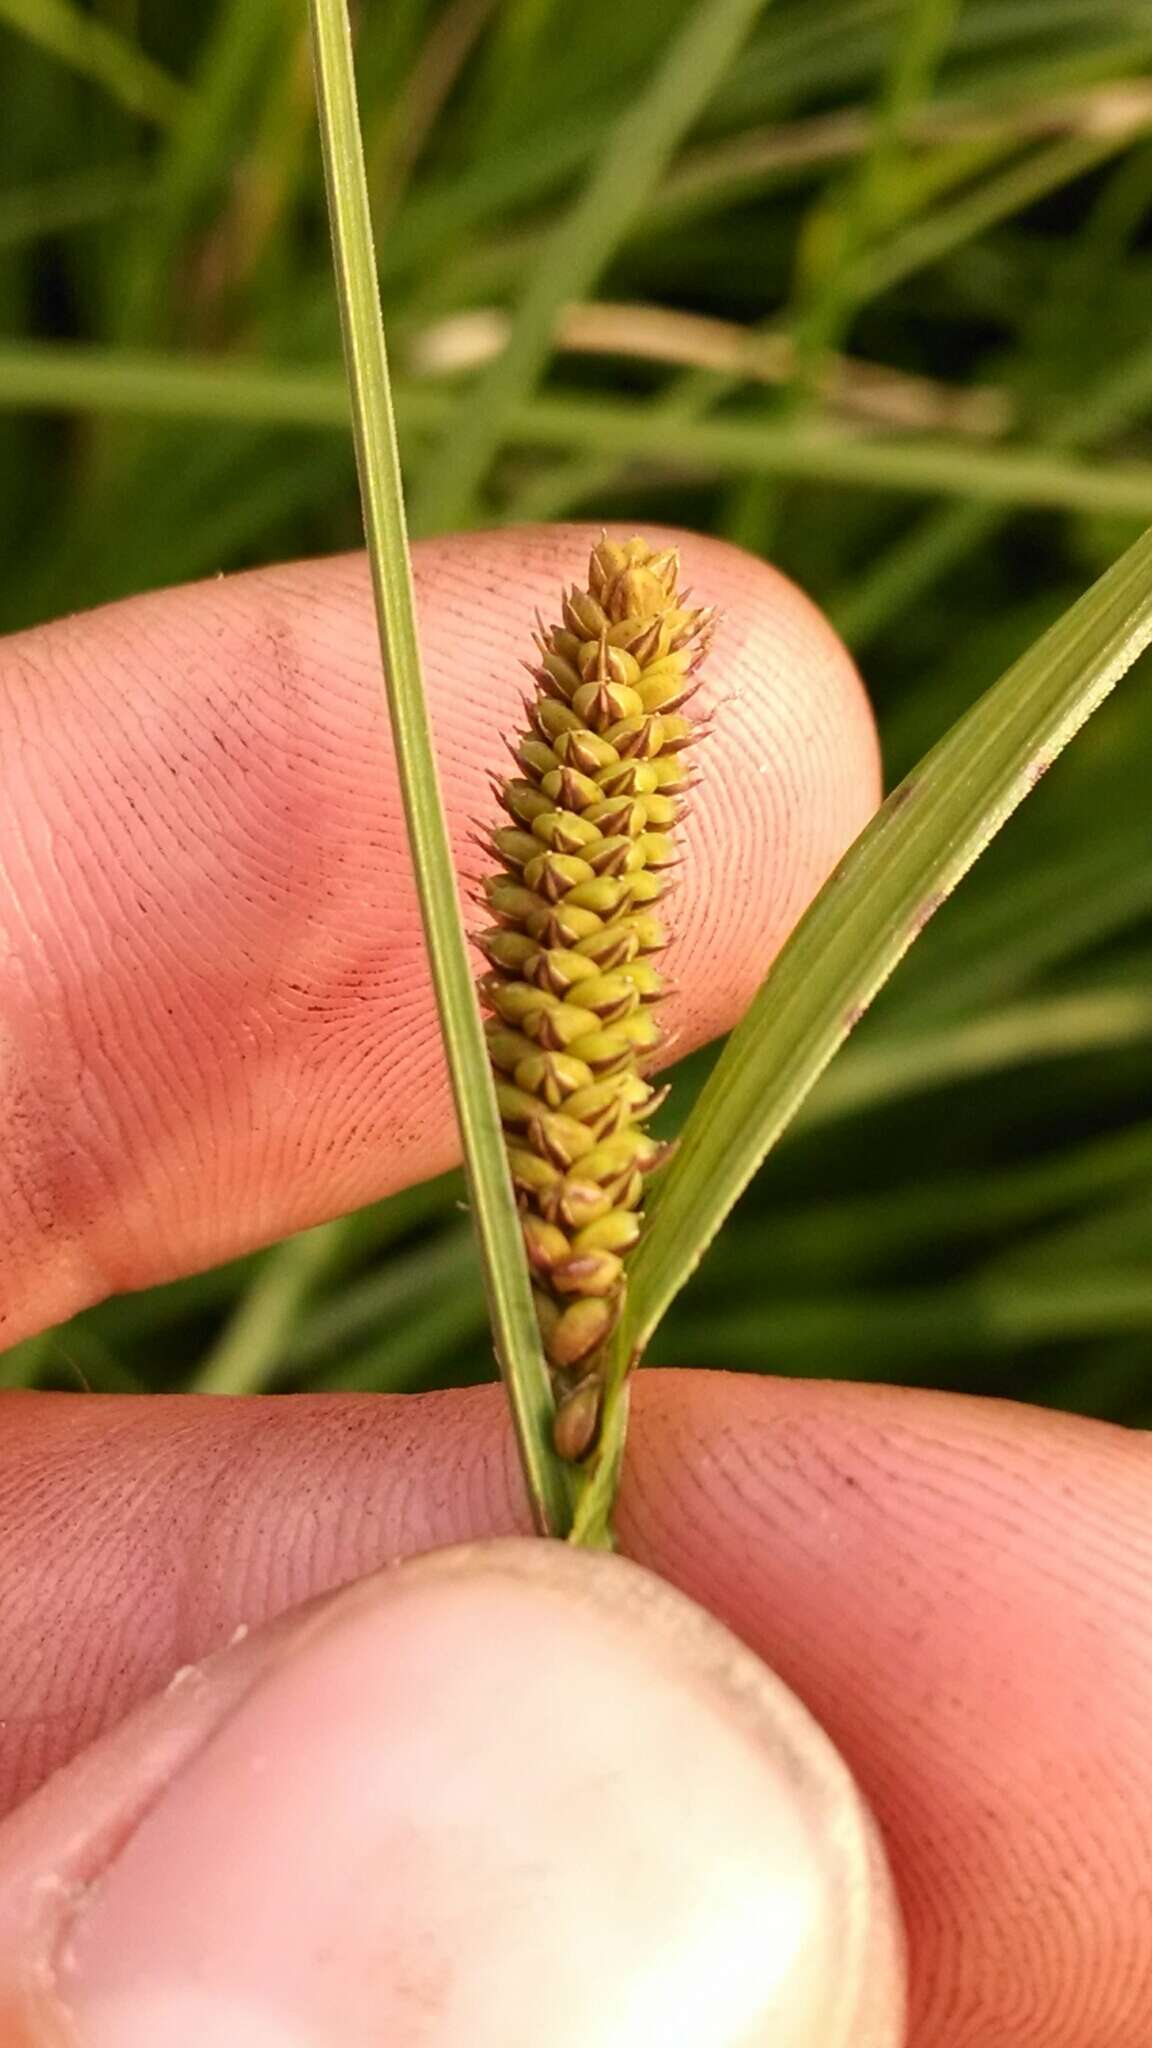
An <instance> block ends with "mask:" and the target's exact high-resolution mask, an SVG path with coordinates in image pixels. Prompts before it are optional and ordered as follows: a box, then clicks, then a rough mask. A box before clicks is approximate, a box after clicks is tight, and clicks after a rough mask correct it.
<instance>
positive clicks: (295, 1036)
mask: <svg viewBox="0 0 1152 2048" xmlns="http://www.w3.org/2000/svg"><path fill="white" fill-rule="evenodd" d="M595 537H596V536H595V534H594V533H593V532H592V531H591V530H589V529H584V528H581V527H554V528H540V529H521V530H511V531H504V532H501V533H495V534H484V535H475V536H463V535H458V536H452V537H450V538H447V539H444V540H439V541H435V542H429V543H427V544H425V545H424V546H422V547H420V548H418V549H417V551H416V566H417V581H418V595H419V603H420V616H421V632H422V641H423V648H424V656H425V663H426V672H427V680H428V686H429V693H430V698H431V703H432V711H433V718H434V722H435V727H436V738H437V744H438V749H439V756H440V763H441V774H442V780H443V784H444V792H445V798H446V802H447V805H448V809H449V813H450V819H451V824H452V831H453V839H454V845H455V849H456V853H457V858H458V861H459V864H460V867H461V869H462V870H463V871H465V872H467V871H468V870H470V869H472V868H474V867H475V865H476V860H477V856H476V855H475V854H474V853H473V852H472V851H471V850H470V848H469V834H470V831H471V829H472V821H473V820H474V819H475V818H476V817H478V816H479V817H481V818H485V817H488V816H489V815H491V810H492V799H491V796H490V793H489V790H488V785H487V777H488V775H489V773H490V772H491V771H492V770H494V769H498V768H499V767H500V764H501V761H502V758H503V757H504V749H503V736H504V735H508V734H511V733H512V732H514V731H515V729H516V726H517V723H518V719H519V701H518V700H519V697H520V695H521V687H520V681H519V677H520V674H521V671H520V667H519V663H520V658H521V657H522V656H524V655H526V654H528V653H529V652H530V644H531V643H530V636H531V626H532V620H533V615H534V613H535V611H536V609H537V608H538V607H539V608H540V609H541V610H543V611H544V612H545V613H549V612H551V611H552V610H553V609H554V607H555V605H556V603H557V600H558V596H559V592H560V588H561V585H562V584H563V583H565V582H566V581H569V580H571V579H572V578H574V577H576V578H578V577H579V576H580V575H581V574H582V571H583V567H584V561H585V557H586V554H587V551H588V548H589V545H590V543H591V542H592V541H593V540H594V539H595ZM662 537H663V536H662ZM667 538H669V539H673V540H676V541H678V542H679V543H680V545H681V547H682V554H683V563H684V571H685V580H686V582H687V583H689V584H690V585H692V586H693V587H694V588H695V590H696V591H697V593H698V594H699V597H700V599H701V601H703V602H707V603H709V604H716V605H718V606H719V607H720V609H721V612H722V614H723V617H722V622H721V624H720V627H719V630H718V632H717V635H716V639H715V642H714V648H713V653H712V656H711V658H710V661H709V665H708V671H707V685H706V692H705V700H704V701H705V703H706V704H707V706H708V707H709V709H711V710H714V730H713V734H712V737H711V739H710V741H709V744H708V748H707V757H706V761H705V763H704V767H705V773H704V776H703V781H702V785H701V788H700V790H699V793H698V796H697V799H696V801H695V805H694V809H693V815H692V818H691V821H690V825H689V828H688V831H687V834H686V839H687V846H686V861H685V868H684V876H685V879H684V884H683V887H682V889H681V890H680V892H679V895H678V897H677V901H676V920H675V922H676V935H675V940H674V950H671V951H670V955H669V960H670V967H671V979H672V980H673V982H675V983H676V984H678V991H679V992H678V994H677V995H676V996H674V997H673V998H671V999H670V1001H669V1004H668V1024H669V1035H670V1037H672V1038H674V1039H675V1042H676V1050H677V1052H681V1051H686V1050H687V1049H688V1048H689V1047H690V1046H692V1045H694V1044H699V1043H701V1042H702V1041H704V1040H705V1039H707V1038H710V1037H712V1036H714V1035H715V1034H716V1033H717V1032H719V1031H721V1030H723V1029H724V1028H725V1027H726V1026H727V1025H728V1024H730V1023H731V1022H732V1021H733V1019H734V1018H735V1017H736V1016H737V1015H738V1014H739V1012H740V1010H741V1009H742V1007H743V1006H744V1004H745V1003H746V1002H747V1000H748V999H749V997H750V996H751V994H752V993H753V991H754V989H755V988H756V986H757V984H758V982H759V981H760V979H761V977H762V975H763V973H764V970H765V968H766V967H767V965H768V963H769V961H770V960H771V958H772V956H773V954H774V952H775V951H776V949H777V948H778V947H779V945H780V943H781V942H782V940H783V938H784V936H785V935H786V933H787V932H788V930H789V929H790V927H791V926H792V925H793V924H794V923H795V921H796V919H797V917H798V916H799V915H800V913H801V911H802V910H803V908H804V907H805V905H806V903H807V902H808V900H809V899H810V897H811V896H812V895H813V894H814V892H815V890H816V889H817V887H818V886H819V884H820V883H821V881H822V880H823V879H824V877H825V876H826V875H827V874H828V872H829V871H830V869H831V868H832V867H833V866H834V864H835V862H836V860H837V859H838V858H839V856H840V854H841V853H842V852H843V850H844V848H845V846H846V845H847V844H848V843H849V841H850V840H851V839H852V838H853V837H854V836H855V834H856V832H857V831H858V830H859V828H860V827H861V825H862V824H863V823H864V821H865V819H866V818H867V816H868V815H869V813H870V811H871V809H872V808H873V806H874V804H875V801H876V797H877V794H878V765H877V753H876V743H875V737H874V732H873V727H872V722H871V717H870V714H869V711H868V708H867V703H866V700H865V698H864V694H863V691H862V689H861V686H860V683H859V680H858V678H857V676H856V674H855V671H854V669H853V667H852V665H851V662H850V660H849V658H848V656H847V654H846V653H845V651H844V649H843V647H842V646H841V645H840V643H839V641H838V640H837V639H836V637H835V635H834V634H833V633H832V631H831V629H830V628H829V627H828V626H827V625H826V624H825V623H824V621H823V620H822V619H821V618H820V616H819V614H818V613H817V612H816V611H815V610H814V609H813V607H812V606H811V605H810V604H809V603H808V602H807V600H806V599H805V598H804V597H803V596H802V595H801V594H800V593H799V592H798V591H797V590H796V589H795V588H794V587H793V586H792V585H791V584H789V583H788V582H787V581H786V580H785V579H784V578H782V577H780V576H778V575H777V574H776V573H775V572H774V571H772V570H771V569H769V568H767V567H766V566H765V565H764V564H762V563H760V562H757V561H755V560H753V559H752V558H751V557H749V556H747V555H744V554H743V553H741V552H740V551H738V550H736V549H734V548H731V547H728V546H726V545H724V544H723V543H720V542H716V541H712V540H704V539H700V538H696V537H692V536H688V535H669V536H667ZM378 678H379V656H378V650H377V642H376V632H375V625H374V622H373V616H372V606H371V599H370V594H369V587H368V579H367V573H366V569H365V565H364V562H363V559H362V558H361V557H348V558H341V559H338V560H332V561H324V562H310V563H301V564H294V565H291V566H288V567H285V568H280V569H274V570H261V571H257V572H254V573H250V574H247V575H243V576H237V577H233V578H229V579H222V580H219V581H217V582H214V583H211V584H203V585H199V586H195V587H192V588H188V589H182V590H175V591H165V592H160V593H157V594H155V595H152V596H148V597H143V598H137V599H133V600H131V601H129V602H127V603H123V604H118V605H112V606H109V607H107V608H106V609H104V610H102V611H99V612H95V613H92V614H89V615H87V616H84V617H78V618H74V619H69V620H65V621H63V622H61V623H59V624H57V625H53V626H50V627H45V628H40V629H38V630H36V631H34V632H30V633H26V634H23V635H20V636H17V637H15V638H13V639H11V640H9V641H7V642H6V643H4V645H3V647H2V648H0V759H2V760H3V762H4V769H3V776H4V786H5V792H6V794H5V807H4V823H3V825H0V834H2V835H3V837H2V839H0V959H2V960H3V982H4V1002H3V1023H2V1024H0V1033H2V1037H3V1046H2V1054H0V1128H2V1129H3V1130H4V1133H5V1144H4V1147H3V1148H2V1149H0V1238H2V1240H3V1243H4V1246H5V1250H6V1252H7V1255H8V1256H7V1260H6V1275H5V1289H4V1299H3V1301H0V1347H3V1346H4V1345H7V1344H11V1343H15V1342H16V1341H17V1340H19V1339H20V1338H21V1337H23V1336H25V1335H27V1334H28V1333H29V1332H30V1331H32V1330H34V1329H36V1328H38V1327H41V1326H44V1325H47V1324H50V1323H53V1322H57V1321H59V1320H61V1319H63V1318H64V1317H65V1316H67V1315H70V1314H72V1313H73V1312H75V1311H76V1310H77V1309H79V1308H81V1307H83V1306H84V1305H85V1304H86V1303H88V1302H91V1301H93V1300H96V1299H98V1298H100V1297H101V1296H102V1295H104V1294H106V1293H109V1292H113V1291H118V1290H121V1289H125V1288H133V1287H142V1286H147V1285H149V1284H152V1283H154V1282H157V1281H160V1280H164V1279H168V1278H171V1277H173V1276H174V1275H176V1274H179V1273H182V1272H186V1271H190V1270H193V1269H195V1268H197V1267H201V1266H205V1265H209V1264H211V1263H213V1262H214V1261H216V1260H218V1259H222V1258H225V1257H228V1256H230V1255H232V1254H234V1253H237V1252H240V1251H243V1250H246V1249H248V1248H251V1247H252V1246H255V1245H258V1244H262V1243H267V1242H269V1241H270V1240H272V1239H275V1238H277V1237H280V1236H282V1235H284V1234H285V1233H286V1232H288V1231H292V1230H296V1229H301V1228H304V1227H305V1226H307V1225H309V1224H312V1223H316V1222H319V1221H321V1220H323V1219H324V1218H326V1217H329V1216H332V1215H335V1214H338V1213H340V1212H342V1211H344V1210H348V1209H352V1208H355V1207H358V1206H359V1205H361V1204H362V1203H365V1202H368V1201H370V1200H373V1199H375V1198H376V1197H378V1196H380V1195H383V1194H386V1193H388V1192H390V1191H391V1190H393V1189H395V1188H397V1187H399V1186H402V1185H404V1184H405V1183H407V1182H410V1181H415V1180H420V1179H424V1178H426V1177H428V1176H430V1175H432V1174H435V1173H438V1172H440V1171H441V1170H443V1169H444V1168H445V1167H446V1166H448V1165H450V1164H451V1163H452V1161H453V1159H454V1157H455V1156H456V1147H455V1135H454V1130H453V1124H452V1115H451V1107H450V1102H449V1097H448V1092H447V1085H446V1081H445V1077H444V1072H443V1067H442V1061H441V1055H440V1049H439V1039H438V1033H437V1026H436V1016H435V1006H434V1003H433V999H432V992H431V988H430V984H429V981H428V977H427V973H426V969H425V963H424V955H423V945H422V940H421V934H420V924H419V917H418V911H417V905H416V899H415V893H414V889H413V885H412V880H411V874H410V870H409V865H408V858H407V853H406V848H405V841H404V827H403V819H402V814H401V809H400V802H399V796H398V792H397V788H396V782H395V775H394V770H393V764H392V757H391V747H390V741H389V736H388V733H387V727H386V720H385V717H384V714H383V710H382V706H381V700H380V693H379V683H378Z"/></svg>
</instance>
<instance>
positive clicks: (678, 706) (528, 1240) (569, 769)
mask: <svg viewBox="0 0 1152 2048" xmlns="http://www.w3.org/2000/svg"><path fill="white" fill-rule="evenodd" d="M679 566H680V565H679V559H678V556H677V553H676V550H675V549H674V548H667V549H664V550H662V551H661V552H658V553H657V552H654V551H653V550H652V549H651V548H649V547H648V546H647V545H646V544H645V543H644V541H642V540H639V539H633V540H629V541H625V542H618V541H611V540H607V539H604V540H601V541H600V542H599V544H598V545H597V546H596V547H594V548H593V550H592V556H591V560H590V562H589V568H588V582H587V586H586V588H584V589H576V588H575V587H574V588H573V589H572V590H570V591H569V592H568V594H567V596H566V597H565V598H564V601H563V607H562V620H561V623H560V624H559V625H557V626H554V627H552V628H550V629H545V628H544V627H543V626H541V628H540V630H539V632H538V635H537V649H538V660H537V661H536V662H535V663H532V662H529V663H527V664H526V666H527V667H528V669H529V673H530V674H531V675H532V677H533V680H534V682H535V684H536V694H535V696H534V697H532V698H530V699H526V700H525V709H526V712H527V716H528V721H529V724H528V729H527V730H526V731H525V732H524V733H523V734H522V735H521V736H520V738H519V739H518V740H517V741H516V743H515V745H514V747H513V749H512V751H513V754H514V757H515V760H516V763H517V767H518V771H519V772H518V773H517V774H515V775H513V776H511V777H510V778H509V779H508V780H506V781H504V782H502V783H498V784H497V785H496V787H497V794H498V796H499V800H500V803H501V805H502V806H503V809H504V811H505V812H506V813H507V816H508V819H509V821H510V822H509V823H507V824H505V825H501V826H500V827H499V828H498V829H497V830H496V831H495V832H493V834H492V836H491V840H490V842H489V845H490V850H491V851H492V852H493V853H494V854H495V855H496V857H497V859H498V860H499V861H500V864H501V870H502V871H501V873H499V874H498V875H494V876H492V877H490V878H489V879H487V880H486V882H485V883H484V894H485V897H486V900H487V904H488V908H489V910H490V911H491V912H492V913H493V914H494V915H495V917H496V918H497V920H498V922H497V923H496V924H495V925H494V926H493V927H492V928H491V929H490V930H487V931H485V932H483V933H482V934H481V935H480V940H479V943H480V945H481V947H482V948H483V951H484V953H485V955H486V957H487V959H488V961H489V963H490V972H489V973H488V974H487V975H485V976H484V978H483V980H482V981H481V983H480V991H481V995H482V998H483V1001H484V1003H485V1005H486V1007H487V1008H488V1009H489V1010H490V1011H491V1013H492V1014H491V1018H490V1020H489V1022H488V1025H487V1035H488V1046H489V1051H490V1054H491V1058H492V1062H493V1066H494V1067H495V1069H496V1077H497V1096H498V1099H499V1104H500V1112H501V1117H502V1119H503V1125H504V1131H505V1134H506V1137H507V1143H508V1159H509V1164H510V1167H511V1172H512V1180H513V1185H514V1188H515V1190H516V1197H517V1201H518V1204H519V1207H520V1212H521V1219H522V1228H523V1233H524V1244H525V1249H526V1251H527V1255H528V1260H529V1264H530V1266H531V1269H532V1274H533V1281H534V1291H535V1298H536V1304H537V1312H538V1315H539V1319H540V1327H541V1332H542V1336H543V1341H544V1349H545V1352H546V1354H547V1357H548V1361H549V1364H550V1367H551V1370H552V1375H553V1382H554V1388H555V1393H556V1404H557V1405H556V1423H555V1440H556V1447H557V1449H558V1451H559V1452H560V1454H561V1455H562V1456H563V1457H565V1458H568V1459H571V1460H579V1459H581V1458H583V1457H585V1456H586V1455H587V1454H588V1453H589V1452H590V1451H591V1449H592V1448H593V1447H594V1445H595V1442H596V1436H597V1431H598V1429H599V1423H600V1410H601V1381H602V1372H603V1366H604V1360H605V1355H606V1347H607V1345H608V1343H609V1340H610V1338H611V1336H612V1332H613V1330H614V1329H615V1327H616V1324H617V1322H618V1320H619V1317H620V1312H621V1308H622V1305H623V1300H624V1290H625V1287H626V1285H627V1275H626V1266H625V1261H626V1258H627V1254H628V1252H629V1251H630V1250H631V1249H632V1247H633V1245H635V1243H636V1242H637V1240H638V1238H639V1236H640V1231H641V1227H642V1215H641V1203H642V1200H643V1195H644V1183H645V1179H646V1177H647V1176H648V1175H649V1174H650V1173H652V1172H653V1171H654V1170H655V1168H656V1167H658V1166H659V1165H660V1163H661V1161H662V1160H663V1159H664V1158H665V1157H666V1155H667V1150H668V1148H667V1147H666V1146H663V1145H661V1144H659V1143H658V1142H657V1141H656V1140H655V1139H653V1138H652V1137H650V1136H649V1135H648V1133H647V1131H646V1129H645V1124H646V1121H647V1119H648V1118H649V1117H650V1116H651V1115H652V1113H653V1111H654V1110H655V1109H656V1108H657V1106H658V1105H659V1103H660V1102H661V1101H662V1100H663V1091H660V1090H657V1089H656V1088H655V1087H654V1086H653V1085H652V1083H651V1082H650V1081H649V1080H648V1078H647V1075H648V1073H649V1070H650V1069H651V1067H652V1065H653V1063H654V1061H655V1059H656V1057H657V1055H658V1052H659V1049H660V1046H661V1042H662V1033H661V1029H660V1024H659V1022H658V1020H657V1016H656V1005H657V1004H658V1002H659V1000H660V997H661V996H662V995H663V994H664V982H663V979H662V977H661V974H660V971H659V969H658V968H657V966H656V965H655V961H656V958H657V956H658V955H659V954H660V952H661V951H662V950H663V948H664V946H665V944H666V941H667V932H666V928H665V924H664V921H663V918H662V916H661V910H660V905H661V899H662V898H663V897H664V895H665V892H666V889H667V886H668V874H669V870H670V869H672V868H673V867H675V865H676V863H677V858H678V853H677V839H676V833H677V828H678V827H679V825H680V823H681V819H682V816H683V812H684V807H685V796H686V793H687V791H688V789H689V787H690V786H691V780H692V778H691V774H690V771H689V767H688V763H687V761H686V759H685V754H686V750H687V749H688V748H689V747H690V746H691V744H692V741H693V739H694V738H696V737H698V736H699V729H698V728H697V727H694V725H693V722H692V720H691V719H690V718H689V717H688V716H687V715H686V713H685V711H684V709H683V707H684V705H685V703H686V702H687V700H688V699H689V697H690V696H691V694H692V691H693V688H694V678H695V675H696V671H697V669H698V668H699V666H700V663H701V661H702V659H703V656H704V653H705V651H706V648H707V643H708V638H709V632H710V627H711V623H712V617H713V614H712V612H711V611H710V610H707V609H702V608H701V607H699V606H695V605H689V604H686V603H685V602H684V600H683V596H682V595H681V593H680V591H679V589H678V578H679Z"/></svg>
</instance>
